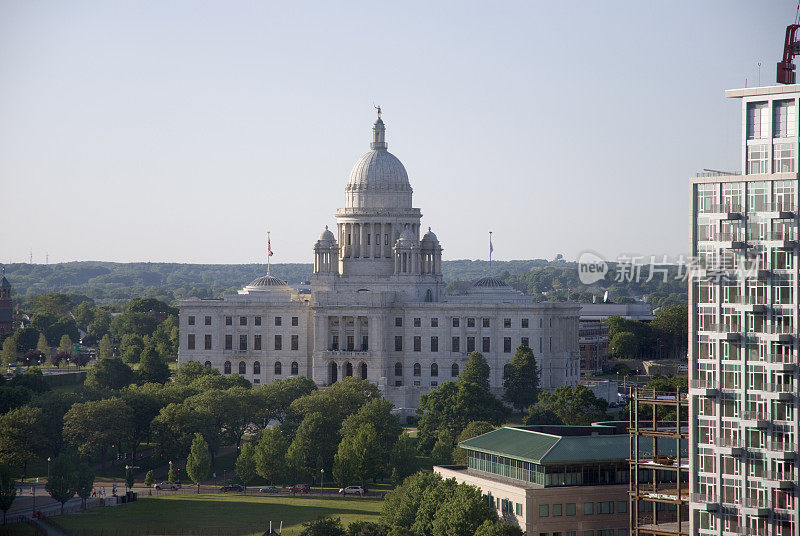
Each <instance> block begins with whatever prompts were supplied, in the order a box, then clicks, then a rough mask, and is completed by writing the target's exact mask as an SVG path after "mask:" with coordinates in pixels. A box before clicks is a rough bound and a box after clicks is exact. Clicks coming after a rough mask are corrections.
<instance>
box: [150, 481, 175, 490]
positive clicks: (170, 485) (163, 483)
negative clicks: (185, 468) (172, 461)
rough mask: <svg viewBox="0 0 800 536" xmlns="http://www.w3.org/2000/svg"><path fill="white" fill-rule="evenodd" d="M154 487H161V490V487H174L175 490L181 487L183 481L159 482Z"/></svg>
mask: <svg viewBox="0 0 800 536" xmlns="http://www.w3.org/2000/svg"><path fill="white" fill-rule="evenodd" d="M153 487H154V488H155V489H159V490H160V489H173V490H175V489H181V483H180V482H172V483H170V482H159V483H158V484H153Z"/></svg>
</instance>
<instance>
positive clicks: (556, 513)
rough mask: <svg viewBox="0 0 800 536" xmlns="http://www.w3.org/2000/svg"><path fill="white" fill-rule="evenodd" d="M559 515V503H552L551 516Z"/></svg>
mask: <svg viewBox="0 0 800 536" xmlns="http://www.w3.org/2000/svg"><path fill="white" fill-rule="evenodd" d="M560 515H561V504H554V505H553V517H559V516H560Z"/></svg>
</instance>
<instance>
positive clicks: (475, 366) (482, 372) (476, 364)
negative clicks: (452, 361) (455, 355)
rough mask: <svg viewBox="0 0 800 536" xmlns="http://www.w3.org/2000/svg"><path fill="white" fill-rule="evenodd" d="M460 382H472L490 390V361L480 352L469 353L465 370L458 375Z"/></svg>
mask: <svg viewBox="0 0 800 536" xmlns="http://www.w3.org/2000/svg"><path fill="white" fill-rule="evenodd" d="M458 381H460V382H470V383H474V384H477V385H480V386H481V387H483V388H484V389H486V390H487V391H488V390H489V363H487V362H486V358H485V357H483V354H482V353H480V352H472V353H470V354H469V356H468V359H467V363H466V364H465V365H464V370H462V371H461V374H459V376H458Z"/></svg>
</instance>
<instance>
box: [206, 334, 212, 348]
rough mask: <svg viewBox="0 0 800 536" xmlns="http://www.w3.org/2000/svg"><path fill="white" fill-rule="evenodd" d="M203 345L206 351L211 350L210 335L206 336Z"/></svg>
mask: <svg viewBox="0 0 800 536" xmlns="http://www.w3.org/2000/svg"><path fill="white" fill-rule="evenodd" d="M205 343H206V345H205V346H206V350H211V335H206V340H205Z"/></svg>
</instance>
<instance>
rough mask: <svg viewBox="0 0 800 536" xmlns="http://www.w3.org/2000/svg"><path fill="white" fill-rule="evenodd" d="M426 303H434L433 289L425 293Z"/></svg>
mask: <svg viewBox="0 0 800 536" xmlns="http://www.w3.org/2000/svg"><path fill="white" fill-rule="evenodd" d="M425 301H426V302H432V301H433V292H431V289H428V290H427V291H426V292H425Z"/></svg>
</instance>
